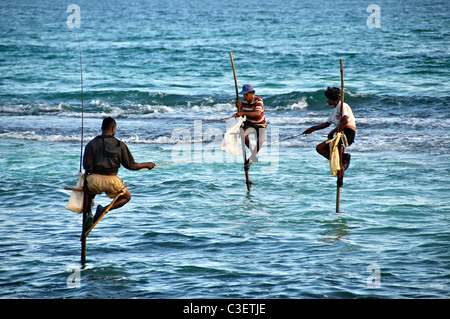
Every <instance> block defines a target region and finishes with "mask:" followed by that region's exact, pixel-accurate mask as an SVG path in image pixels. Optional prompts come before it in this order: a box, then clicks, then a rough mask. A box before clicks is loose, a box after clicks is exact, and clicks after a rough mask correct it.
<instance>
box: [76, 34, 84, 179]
mask: <svg viewBox="0 0 450 319" xmlns="http://www.w3.org/2000/svg"><path fill="white" fill-rule="evenodd" d="M76 35H77V41H78V48H79V50H80V77H81V143H80V144H81V145H80V172H81V166H82V161H83V139H84V96H83V95H84V93H83V91H84V90H83V61H82V59H81V42H80V39H79V37H78V32H76Z"/></svg>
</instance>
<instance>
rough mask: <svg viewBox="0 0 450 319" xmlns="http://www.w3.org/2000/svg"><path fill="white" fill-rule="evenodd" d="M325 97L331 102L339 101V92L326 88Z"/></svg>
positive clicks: (337, 89) (338, 90)
mask: <svg viewBox="0 0 450 319" xmlns="http://www.w3.org/2000/svg"><path fill="white" fill-rule="evenodd" d="M325 96H326V97H327V98H329V99H330V100H333V101H339V100H340V99H341V90H340V89H339V88H335V87H328V88H327V89H326V91H325Z"/></svg>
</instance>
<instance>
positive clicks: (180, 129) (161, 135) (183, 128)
mask: <svg viewBox="0 0 450 319" xmlns="http://www.w3.org/2000/svg"><path fill="white" fill-rule="evenodd" d="M233 116H234V115H233ZM233 116H229V117H224V118H222V119H218V120H213V121H209V122H205V123H200V124H194V125H190V126H186V127H182V128H177V129H175V130H173V131H172V134H173V132H176V131H182V130H186V129H190V128H193V127H197V126H202V125H205V124H211V123H215V122H220V121H225V120H228V119H231V118H232V117H233ZM168 134H169V132H167V133H164V134H160V135H157V136H155V138H160V137H163V136H167V135H168Z"/></svg>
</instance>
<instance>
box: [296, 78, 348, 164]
mask: <svg viewBox="0 0 450 319" xmlns="http://www.w3.org/2000/svg"><path fill="white" fill-rule="evenodd" d="M325 96H326V98H327V103H328V105H330V106H331V105H332V106H333V107H334V109H333V111H332V112H331V114H330V116H329V117H328V119H327V121H326V122H324V123H322V124H319V125H316V126H312V127H310V128H308V129H306V130H305V131H304V132H303V134H311V133H312V132H314V131H317V130H321V129H324V128H327V127H328V126H330V125H331V124H334V125H336V127H335V128H334V129H333V130H332V131H331V132H330V133H329V134H328V138H329V139H332V138H333V136H334V134H335V133H337V132H342V131H343V132H344V134H345V136H346V138H347V142H348V145H351V144H352V143H353V141H354V140H355V133H356V121H355V117H354V115H353V112H352V109H351V108H350V106H349V105H348V104H347V103H345V102H344V106H343V108H342V114H341V118H340V119H339V113H340V110H341V90H340V89H339V88H335V87H333V88H331V87H328V88H327V90H326V91H325ZM316 150H317V152H318V153H319V154H320V155H322V156H324V157H325V158H326V159H328V160H329V159H330V148H329V146H328V144H327V142H326V141H324V142H322V143H320V144H319V145H317V147H316ZM342 161H343V165H344V169H347V168H348V166H349V164H350V154H348V153H344V154H343V156H342Z"/></svg>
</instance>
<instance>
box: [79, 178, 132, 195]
mask: <svg viewBox="0 0 450 319" xmlns="http://www.w3.org/2000/svg"><path fill="white" fill-rule="evenodd" d="M86 182H87V187H88V191H89V193H91V194H101V193H103V192H104V193H105V194H106V195H107V196H108V197H110V198H114V197H116V196H117V195H123V194H125V192H126V191H127V188H126V187H125V183H124V182H123V181H122V180H121V179H120V178H119V177H117V176H116V175H99V174H90V175H88V176H87V177H86Z"/></svg>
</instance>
